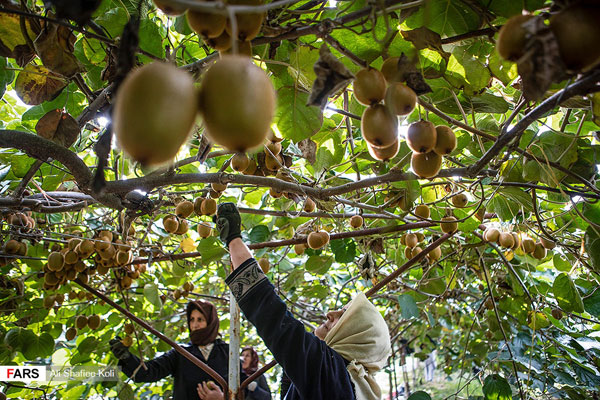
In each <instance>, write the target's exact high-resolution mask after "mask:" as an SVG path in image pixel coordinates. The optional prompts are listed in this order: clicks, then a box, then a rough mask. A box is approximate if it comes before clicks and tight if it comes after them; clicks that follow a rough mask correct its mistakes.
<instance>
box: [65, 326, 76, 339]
mask: <svg viewBox="0 0 600 400" xmlns="http://www.w3.org/2000/svg"><path fill="white" fill-rule="evenodd" d="M75 336H77V329H75V328H73V327H70V328H69V329H67V332H66V333H65V338H66V339H67V340H68V341H71V340H73V339H75Z"/></svg>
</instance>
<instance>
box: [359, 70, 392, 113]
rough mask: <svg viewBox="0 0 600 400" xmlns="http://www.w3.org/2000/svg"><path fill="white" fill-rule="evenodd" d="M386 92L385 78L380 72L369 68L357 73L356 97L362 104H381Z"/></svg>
mask: <svg viewBox="0 0 600 400" xmlns="http://www.w3.org/2000/svg"><path fill="white" fill-rule="evenodd" d="M385 91H386V90H385V77H384V76H383V74H382V73H381V72H380V71H379V70H377V69H375V68H371V67H367V68H363V69H361V70H360V71H358V72H357V73H356V79H355V80H354V97H355V98H356V100H357V101H358V102H359V103H360V104H363V105H365V106H370V105H373V104H376V103H379V102H380V101H382V100H383V98H384V97H385Z"/></svg>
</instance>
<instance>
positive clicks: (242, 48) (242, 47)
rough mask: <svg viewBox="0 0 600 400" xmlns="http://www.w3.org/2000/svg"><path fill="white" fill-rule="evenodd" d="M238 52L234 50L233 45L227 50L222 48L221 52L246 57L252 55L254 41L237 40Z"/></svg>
mask: <svg viewBox="0 0 600 400" xmlns="http://www.w3.org/2000/svg"><path fill="white" fill-rule="evenodd" d="M236 48H237V53H234V52H233V45H232V46H231V47H230V48H229V49H227V50H221V51H220V52H219V53H220V54H222V55H225V54H237V55H241V56H246V57H252V43H251V42H250V41H249V40H246V41H241V40H238V41H237V42H236Z"/></svg>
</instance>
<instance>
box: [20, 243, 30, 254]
mask: <svg viewBox="0 0 600 400" xmlns="http://www.w3.org/2000/svg"><path fill="white" fill-rule="evenodd" d="M27 249H28V246H27V243H25V242H19V250H18V251H17V254H18V255H20V256H26V255H27Z"/></svg>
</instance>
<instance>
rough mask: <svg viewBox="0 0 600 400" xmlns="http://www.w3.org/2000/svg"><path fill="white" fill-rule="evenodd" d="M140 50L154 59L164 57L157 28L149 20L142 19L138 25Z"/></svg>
mask: <svg viewBox="0 0 600 400" xmlns="http://www.w3.org/2000/svg"><path fill="white" fill-rule="evenodd" d="M140 48H141V49H142V50H146V51H147V52H148V53H150V54H152V55H155V56H156V57H161V58H162V57H164V47H163V45H162V36H161V35H160V30H159V27H158V26H157V25H156V24H155V23H154V22H153V21H151V20H149V19H143V20H142V21H141V23H140Z"/></svg>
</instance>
